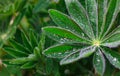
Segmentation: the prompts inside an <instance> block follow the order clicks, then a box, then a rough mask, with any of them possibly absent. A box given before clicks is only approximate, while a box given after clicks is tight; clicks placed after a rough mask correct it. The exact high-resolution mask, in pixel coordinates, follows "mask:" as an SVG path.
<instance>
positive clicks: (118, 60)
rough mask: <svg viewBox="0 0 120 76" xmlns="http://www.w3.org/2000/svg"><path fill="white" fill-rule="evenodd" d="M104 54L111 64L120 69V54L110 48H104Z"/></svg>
mask: <svg viewBox="0 0 120 76" xmlns="http://www.w3.org/2000/svg"><path fill="white" fill-rule="evenodd" d="M103 52H104V54H105V56H106V57H107V59H108V60H109V62H110V63H111V64H112V65H113V66H114V67H116V68H118V69H120V54H119V53H117V52H115V51H114V50H111V49H109V48H105V47H104V48H103Z"/></svg>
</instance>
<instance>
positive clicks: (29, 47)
mask: <svg viewBox="0 0 120 76" xmlns="http://www.w3.org/2000/svg"><path fill="white" fill-rule="evenodd" d="M21 36H22V41H23V44H24V45H25V46H26V47H27V48H28V49H29V51H30V52H32V51H31V50H32V46H31V44H30V41H29V40H28V38H27V36H26V35H25V34H24V33H22V34H21Z"/></svg>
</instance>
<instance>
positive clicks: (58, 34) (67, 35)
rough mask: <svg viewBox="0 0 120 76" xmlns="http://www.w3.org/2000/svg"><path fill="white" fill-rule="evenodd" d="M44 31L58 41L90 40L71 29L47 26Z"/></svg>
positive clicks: (83, 41) (76, 41) (84, 41)
mask: <svg viewBox="0 0 120 76" xmlns="http://www.w3.org/2000/svg"><path fill="white" fill-rule="evenodd" d="M43 31H44V32H45V34H46V35H47V36H49V37H50V38H52V39H54V40H55V41H58V42H60V43H87V44H89V41H87V40H86V39H83V38H80V37H79V36H77V35H76V34H74V33H72V32H71V31H69V30H66V29H63V28H58V27H45V28H43Z"/></svg>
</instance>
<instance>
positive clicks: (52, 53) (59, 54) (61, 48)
mask: <svg viewBox="0 0 120 76" xmlns="http://www.w3.org/2000/svg"><path fill="white" fill-rule="evenodd" d="M73 51H76V49H75V47H74V46H70V45H65V44H59V45H55V46H52V47H49V48H48V49H46V50H44V52H43V54H44V55H46V56H47V57H52V58H63V57H65V56H66V55H68V54H70V53H71V52H73Z"/></svg>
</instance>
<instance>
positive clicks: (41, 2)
mask: <svg viewBox="0 0 120 76" xmlns="http://www.w3.org/2000/svg"><path fill="white" fill-rule="evenodd" d="M48 5H49V0H39V1H38V3H37V4H36V5H35V7H34V9H33V12H34V13H38V12H40V11H41V10H43V9H44V8H46V7H47V6H48Z"/></svg>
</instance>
